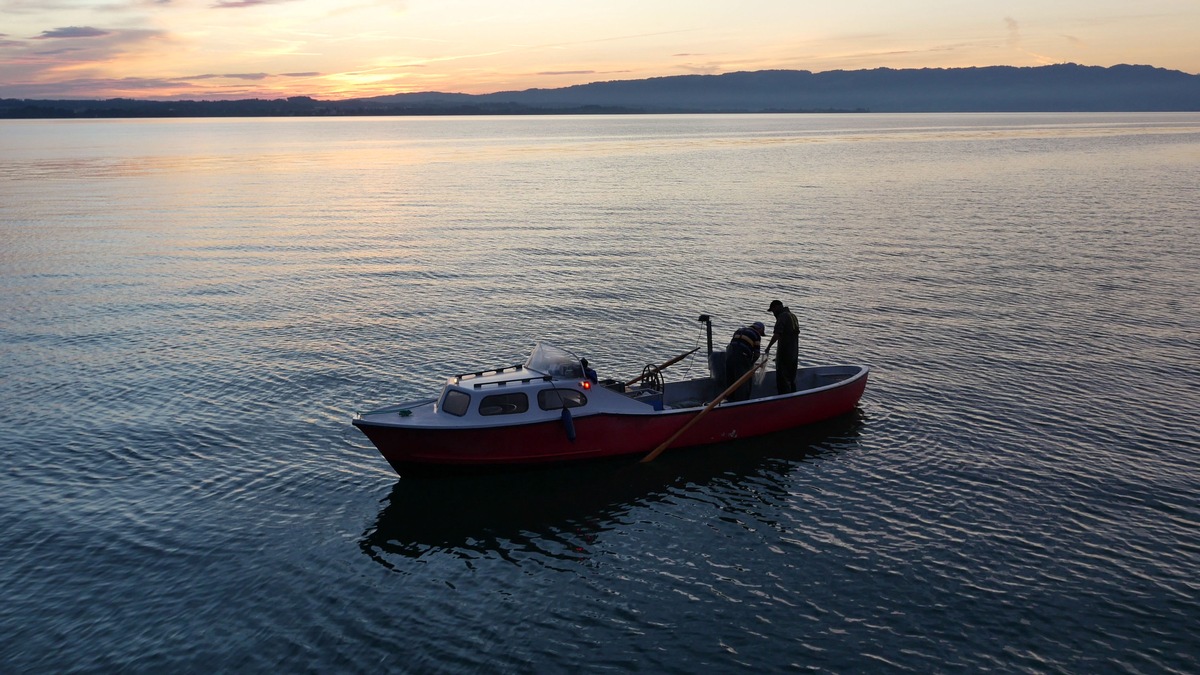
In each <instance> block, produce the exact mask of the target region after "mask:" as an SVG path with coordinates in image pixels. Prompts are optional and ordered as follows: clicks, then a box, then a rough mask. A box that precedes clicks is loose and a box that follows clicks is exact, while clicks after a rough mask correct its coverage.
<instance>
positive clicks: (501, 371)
mask: <svg viewBox="0 0 1200 675" xmlns="http://www.w3.org/2000/svg"><path fill="white" fill-rule="evenodd" d="M524 367H525V366H524V365H523V364H520V363H518V364H517V365H515V366H505V367H503V368H494V369H492V370H479V371H476V372H474V373H460V374H458V375H455V376H454V377H452V378H450V379H452V380H454V381H455V382H462V381H463V380H467V379H471V378H476V377H484V376H485V375H503V374H504V373H515V372H517V371H519V370H521V369H522V368H524Z"/></svg>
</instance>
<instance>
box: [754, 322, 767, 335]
mask: <svg viewBox="0 0 1200 675" xmlns="http://www.w3.org/2000/svg"><path fill="white" fill-rule="evenodd" d="M750 327H751V328H753V329H754V330H755V331H756V332H757V333H758V334H759V335H766V334H767V327H766V326H764V325H763V322H761V321H755V322H754V323H752V324H750Z"/></svg>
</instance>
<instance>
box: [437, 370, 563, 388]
mask: <svg viewBox="0 0 1200 675" xmlns="http://www.w3.org/2000/svg"><path fill="white" fill-rule="evenodd" d="M531 372H533V371H529V370H526V369H525V366H524V365H523V364H517V365H515V366H508V367H507V368H496V369H495V370H481V371H479V372H476V373H463V374H460V375H455V376H454V377H452V378H450V381H451V382H452V383H454V384H459V385H463V386H466V385H468V384H470V385H472V387H473V388H475V389H482V388H483V387H492V386H495V387H506V386H508V385H510V384H514V383H520V384H529V383H530V382H549V381H551V380H552V379H554V378H552V377H550V376H549V375H542V374H540V373H537V374H532V375H531V374H528V373H531ZM506 373H512V374H513V375H514V376H513V377H509V378H505V379H502V380H491V381H488V382H465V380H473V379H475V378H479V377H485V376H489V377H490V376H494V375H504V374H506ZM517 373H526V374H521V375H518V374H517Z"/></svg>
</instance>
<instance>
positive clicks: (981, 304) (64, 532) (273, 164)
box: [0, 114, 1200, 673]
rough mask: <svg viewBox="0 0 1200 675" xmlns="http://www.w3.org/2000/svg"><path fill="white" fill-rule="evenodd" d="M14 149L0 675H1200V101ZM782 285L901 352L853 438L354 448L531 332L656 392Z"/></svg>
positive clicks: (140, 128)
mask: <svg viewBox="0 0 1200 675" xmlns="http://www.w3.org/2000/svg"><path fill="white" fill-rule="evenodd" d="M0 155H2V156H3V158H4V161H3V162H2V163H0V448H2V450H3V459H4V462H5V467H4V471H3V472H2V473H0V547H2V548H0V672H5V673H9V672H13V673H15V672H66V671H101V672H156V673H157V672H212V671H238V672H305V671H311V672H364V673H367V672H370V673H375V672H422V673H424V672H535V671H536V672H575V671H588V672H597V671H618V672H622V671H640V672H650V673H660V672H671V673H696V672H714V673H716V672H720V673H725V672H738V671H741V672H761V671H778V670H792V669H795V670H817V671H827V672H862V671H874V670H893V671H914V672H922V673H924V672H954V671H968V672H976V671H981V670H987V669H994V670H998V671H1002V672H1012V671H1017V672H1072V673H1094V672H1141V673H1162V672H1177V673H1196V672H1200V638H1198V637H1197V632H1198V631H1197V627H1198V626H1200V581H1198V580H1197V570H1200V496H1198V495H1200V431H1198V429H1197V424H1198V423H1200V318H1198V313H1197V306H1198V303H1197V299H1198V298H1200V273H1197V271H1196V270H1198V269H1200V248H1198V239H1200V191H1198V189H1197V186H1200V115H1197V114H1178V115H1170V114H1167V115H831V116H822V115H805V116H786V115H781V116H732V117H724V116H688V117H671V116H664V117H586V118H583V117H572V118H561V117H554V118H472V119H445V118H438V119H355V120H318V119H303V120H202V121H200V120H197V121H131V120H124V121H61V122H60V121H54V122H46V121H17V122H13V121H5V122H0ZM776 297H779V298H782V299H784V300H785V301H786V302H787V303H788V304H790V305H791V307H792V308H793V310H795V311H796V313H797V314H798V315H799V317H800V319H801V323H802V325H803V334H802V338H801V360H802V362H803V363H843V362H849V363H866V364H869V365H871V366H872V368H873V373H872V380H871V383H870V385H869V386H868V389H867V394H866V396H865V397H864V399H863V402H862V405H861V407H860V409H859V410H858V411H857V412H856V413H855V414H853V415H851V416H849V417H846V418H843V419H839V420H835V421H834V422H832V423H829V424H825V425H822V426H821V427H819V428H815V429H809V430H803V431H799V432H793V433H787V434H783V435H779V436H773V437H769V438H764V439H755V440H752V441H742V442H737V443H731V444H728V445H722V446H714V447H711V448H705V449H700V450H685V451H678V452H674V453H667V454H665V455H664V456H662V457H661V458H660V459H659V460H657V461H656V462H654V463H652V464H648V465H637V464H631V463H628V462H618V463H602V464H596V465H590V466H583V467H570V468H563V469H554V470H547V471H537V472H525V473H516V474H502V475H495V476H476V477H462V478H452V479H413V478H404V477H397V476H396V475H395V474H394V473H393V472H392V471H391V470H390V468H389V467H388V466H387V464H386V463H385V462H384V461H383V460H382V459H381V458H380V457H379V456H378V455H377V453H376V452H375V450H374V449H373V448H372V447H371V446H370V444H369V443H368V442H367V441H366V439H365V438H364V437H362V436H361V435H360V434H359V433H358V432H357V431H356V430H355V429H354V428H353V427H351V426H350V423H349V420H350V416H351V415H352V414H353V413H354V412H355V411H356V410H368V409H371V408H373V407H378V406H382V405H385V404H388V403H392V402H396V401H399V400H401V399H404V398H410V397H415V396H424V395H427V394H431V393H432V392H434V391H436V390H437V388H438V387H439V386H440V383H441V381H442V378H444V377H445V376H446V375H448V374H450V373H454V372H464V371H467V370H473V369H476V368H478V367H494V366H504V365H510V364H512V363H516V362H519V361H521V360H522V359H523V357H524V355H525V353H526V352H527V350H528V349H529V348H530V347H531V346H532V344H533V343H534V342H535V341H536V340H539V339H541V340H549V341H552V342H555V343H558V344H560V345H562V346H565V347H568V348H571V349H573V350H574V351H576V352H577V353H579V354H581V355H584V356H587V357H588V358H589V359H590V360H591V361H592V362H593V363H594V365H596V366H597V367H598V369H599V370H600V372H601V375H602V376H612V377H626V378H628V377H632V376H633V375H636V374H637V373H639V372H640V371H641V367H642V366H643V365H645V364H647V363H657V362H661V361H664V360H666V359H667V358H670V357H671V356H674V355H676V354H679V353H681V352H683V351H686V350H688V349H691V348H692V347H695V346H697V345H698V344H700V343H701V341H702V335H701V332H700V326H699V324H698V323H696V322H695V320H694V319H695V317H696V316H697V315H699V314H700V313H702V312H705V313H709V314H712V315H713V316H714V320H715V324H716V327H717V332H718V341H719V342H723V341H724V340H726V339H727V337H728V334H729V333H730V332H732V331H733V329H734V328H736V327H737V326H738V325H741V324H743V323H747V322H750V321H754V320H762V321H768V320H769V319H770V316H769V315H768V314H767V313H766V306H767V304H768V303H769V302H770V300H771V299H773V298H776ZM700 369H701V366H700V364H699V363H697V362H692V361H688V362H683V363H680V364H678V365H676V366H674V367H673V368H672V370H673V371H675V373H674V375H675V376H677V377H683V376H686V375H696V374H698V372H699V370H700ZM668 373H669V374H670V373H671V371H668Z"/></svg>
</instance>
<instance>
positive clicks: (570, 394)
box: [538, 389, 587, 410]
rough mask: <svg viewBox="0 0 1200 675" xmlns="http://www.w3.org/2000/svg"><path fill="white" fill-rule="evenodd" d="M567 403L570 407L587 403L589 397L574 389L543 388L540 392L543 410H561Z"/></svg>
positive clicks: (539, 399) (540, 404)
mask: <svg viewBox="0 0 1200 675" xmlns="http://www.w3.org/2000/svg"><path fill="white" fill-rule="evenodd" d="M564 403H566V407H568V408H578V407H579V406H581V405H586V404H587V397H586V396H584V395H583V394H582V393H581V392H578V391H575V390H574V389H543V390H541V391H539V392H538V405H539V406H541V408H542V410H560V409H561V408H562V407H563V404H564Z"/></svg>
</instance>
